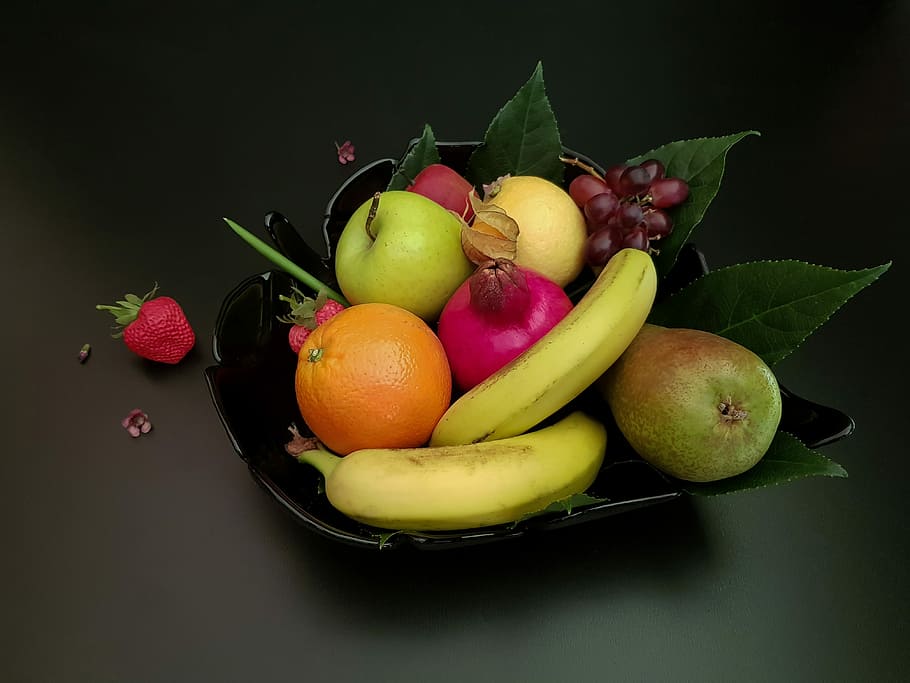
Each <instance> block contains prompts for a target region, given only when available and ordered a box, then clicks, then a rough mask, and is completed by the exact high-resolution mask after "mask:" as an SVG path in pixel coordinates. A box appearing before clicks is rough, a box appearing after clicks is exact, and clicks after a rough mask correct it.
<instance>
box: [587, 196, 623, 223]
mask: <svg viewBox="0 0 910 683" xmlns="http://www.w3.org/2000/svg"><path fill="white" fill-rule="evenodd" d="M618 206H619V200H618V199H617V198H616V195H615V194H613V192H611V191H610V190H607V191H606V192H601V193H600V194H596V195H594V196H593V197H591V198H590V199H589V200H588V202H587V203H586V204H585V218H587V219H588V225H591V226H601V225H605V224H606V222H607V221H608V220H609V219H610V216H612V215H613V214H614V213H615V212H616V207H618Z"/></svg>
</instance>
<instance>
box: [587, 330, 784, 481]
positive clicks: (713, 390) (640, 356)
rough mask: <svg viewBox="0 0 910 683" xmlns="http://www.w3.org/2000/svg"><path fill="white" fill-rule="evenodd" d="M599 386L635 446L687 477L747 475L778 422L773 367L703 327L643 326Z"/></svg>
mask: <svg viewBox="0 0 910 683" xmlns="http://www.w3.org/2000/svg"><path fill="white" fill-rule="evenodd" d="M597 386H598V388H599V390H600V391H601V393H602V395H603V396H604V398H605V399H606V401H607V404H608V405H609V408H610V411H611V412H612V413H613V417H614V419H615V420H616V424H617V426H618V427H619V430H620V431H621V432H622V434H623V436H625V437H626V440H627V441H628V442H629V444H630V445H631V446H632V448H634V449H635V451H636V452H637V453H638V454H639V455H640V456H641V457H642V458H643V459H645V460H646V461H648V462H649V463H651V464H652V465H654V466H655V467H656V468H658V469H659V470H662V471H663V472H666V473H667V474H669V475H671V476H673V477H676V478H678V479H684V480H687V481H693V482H707V481H716V480H718V479H724V478H726V477H732V476H735V475H737V474H741V473H743V472H745V471H746V470H748V469H749V468H751V467H752V466H753V465H755V463H757V462H758V461H759V460H760V459H761V458H762V456H763V455H764V454H765V452H766V451H767V450H768V446H769V445H770V444H771V440H772V439H773V438H774V435H775V433H776V432H777V427H778V425H779V424H780V416H781V396H780V388H779V386H778V384H777V379H776V378H775V376H774V374H773V373H772V372H771V369H770V368H769V367H768V366H767V365H766V364H765V363H764V361H762V359H761V358H759V357H758V356H757V355H755V354H754V353H753V352H752V351H750V350H749V349H747V348H745V347H743V346H741V345H739V344H737V343H735V342H733V341H730V340H729V339H725V338H724V337H720V336H718V335H716V334H711V333H709V332H702V331H700V330H689V329H680V328H666V327H659V326H657V325H650V324H646V325H645V326H644V327H642V329H641V331H640V332H639V334H638V335H637V336H636V338H635V339H634V340H633V341H632V343H631V344H630V345H629V347H628V348H627V349H626V350H625V352H623V354H622V356H620V358H619V359H618V360H617V361H616V363H615V364H614V365H613V366H612V367H611V368H610V369H609V370H608V371H607V372H606V373H605V374H604V375H603V377H601V379H600V380H599V381H598V383H597Z"/></svg>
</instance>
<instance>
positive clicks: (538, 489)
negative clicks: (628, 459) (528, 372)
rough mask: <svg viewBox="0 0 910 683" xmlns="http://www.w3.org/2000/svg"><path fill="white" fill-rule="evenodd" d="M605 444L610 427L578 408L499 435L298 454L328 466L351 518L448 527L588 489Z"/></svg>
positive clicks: (513, 513) (333, 499)
mask: <svg viewBox="0 0 910 683" xmlns="http://www.w3.org/2000/svg"><path fill="white" fill-rule="evenodd" d="M606 447H607V432H606V429H605V428H604V426H603V425H602V424H601V423H600V422H598V421H597V420H594V419H592V418H590V417H588V416H587V415H585V414H584V413H582V412H580V411H576V412H574V413H571V414H569V415H568V416H566V417H564V418H563V419H561V420H560V421H559V422H556V423H555V424H553V425H550V426H548V427H543V428H541V429H538V430H536V431H533V432H528V433H526V434H522V435H521V436H516V437H512V438H509V439H502V440H499V441H490V442H486V443H477V444H469V445H464V446H441V447H438V448H430V447H425V448H403V449H394V448H387V449H364V450H359V451H354V452H353V453H349V454H348V455H346V456H344V457H343V458H339V457H338V456H336V455H333V454H331V453H329V452H327V451H324V450H321V449H315V450H308V451H304V452H303V453H300V454H298V455H297V456H296V457H297V459H298V460H299V461H300V462H305V463H307V464H310V465H312V466H314V467H316V468H317V469H318V470H319V471H320V472H322V474H323V476H325V492H326V496H327V497H328V499H329V502H330V503H331V504H332V506H333V507H335V508H336V509H337V510H338V511H340V512H342V513H343V514H345V515H347V516H348V517H351V518H352V519H355V520H357V521H359V522H363V523H364V524H369V525H372V526H375V527H380V528H383V529H395V530H412V531H417V530H421V531H443V530H454V529H470V528H475V527H483V526H490V525H494V524H505V523H507V522H512V521H516V520H518V519H521V518H522V517H524V516H525V515H527V514H530V513H533V512H538V511H540V510H542V509H544V508H546V507H547V506H548V505H550V504H551V503H554V502H556V501H558V500H562V499H563V498H567V497H569V496H571V495H573V494H576V493H581V492H582V491H584V490H585V489H587V488H588V487H589V486H590V485H591V483H592V482H593V481H594V479H595V477H596V476H597V472H598V471H599V470H600V467H601V465H602V464H603V459H604V453H605V451H606Z"/></svg>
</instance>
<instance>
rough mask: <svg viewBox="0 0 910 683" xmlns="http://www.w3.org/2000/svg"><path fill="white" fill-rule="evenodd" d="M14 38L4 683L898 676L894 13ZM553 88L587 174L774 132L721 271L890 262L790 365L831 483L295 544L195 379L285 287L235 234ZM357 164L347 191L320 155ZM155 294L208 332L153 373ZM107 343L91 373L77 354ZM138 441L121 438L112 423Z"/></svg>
mask: <svg viewBox="0 0 910 683" xmlns="http://www.w3.org/2000/svg"><path fill="white" fill-rule="evenodd" d="M4 15H5V16H4V18H3V23H2V25H0V75H2V79H0V234H2V238H3V239H2V246H0V278H2V280H0V282H2V285H3V292H4V294H5V296H4V308H5V312H4V316H3V317H4V319H5V323H4V326H3V327H4V331H3V332H2V333H0V358H2V359H3V371H2V376H3V392H2V396H3V399H2V401H3V403H2V412H0V429H2V431H0V433H2V435H3V436H4V441H3V445H4V447H3V449H2V453H3V459H2V462H3V468H2V475H0V513H2V514H0V542H2V547H3V561H2V562H0V587H2V588H0V590H2V593H0V604H2V605H3V609H2V610H0V614H2V616H0V638H2V642H3V645H4V647H3V650H4V653H5V654H4V656H3V657H2V658H0V678H2V679H4V680H10V681H40V682H44V681H53V682H58V681H91V682H97V681H131V682H145V681H168V682H176V681H284V680H306V681H323V680H324V681H359V680H364V681H407V680H414V681H426V680H434V681H511V680H522V681H555V680H558V681H572V680H598V681H599V680H698V681H730V680H736V681H766V680H776V681H815V680H817V681H821V680H825V681H834V680H844V681H857V680H883V681H884V680H900V679H907V678H908V677H910V672H908V667H907V663H906V662H907V659H906V632H907V625H908V624H907V602H908V597H910V585H908V580H907V568H906V567H907V562H908V560H910V547H908V546H910V544H908V535H907V499H908V493H910V492H908V485H907V481H908V476H910V466H908V460H907V457H906V452H907V448H906V430H907V419H906V415H905V413H906V408H905V405H906V393H907V392H906V383H907V374H906V351H905V350H904V347H905V344H904V343H903V333H901V332H900V331H899V327H898V326H899V325H900V323H901V320H902V318H903V317H904V315H905V313H904V311H905V309H906V295H907V291H908V289H907V266H906V263H905V254H906V248H907V245H908V240H907V218H906V216H907V209H906V195H907V192H906V183H907V180H906V176H905V166H906V164H905V159H906V157H907V154H908V152H910V148H908V120H910V117H908V114H910V107H908V92H910V88H908V86H910V79H908V48H907V46H906V38H907V35H908V28H910V25H908V8H907V4H906V3H898V2H848V1H846V0H841V1H836V2H831V3H828V4H827V5H826V6H817V5H815V4H812V3H799V2H797V3H792V2H770V3H769V2H758V1H756V2H748V3H745V4H740V3H712V2H701V1H698V0H694V1H692V2H686V3H675V2H668V1H665V0H658V1H656V2H651V3H609V2H592V3H585V2H576V3H544V2H539V1H537V0H532V1H530V2H526V3H499V4H495V3H487V4H482V3H457V4H455V3H445V4H435V5H434V4H432V3H426V2H424V3H394V2H393V3H386V4H385V5H384V6H380V5H374V6H373V8H372V9H368V8H367V6H366V3H363V4H361V3H349V2H343V1H340V2H315V1H311V2H308V3H303V2H294V3H291V2H288V3H278V2H269V1H265V2H258V3H222V4H214V3H213V4H211V5H210V6H208V7H203V6H202V5H200V4H196V5H194V6H193V7H183V8H180V9H174V10H168V9H166V8H165V7H164V6H163V5H161V4H155V5H150V6H149V7H146V8H142V7H139V6H137V5H135V4H132V3H113V2H111V3H101V2H97V3H60V6H54V5H53V4H52V3H42V2H32V3H21V4H20V5H18V6H16V7H14V8H13V9H10V8H9V7H7V8H6V9H5V10H4ZM538 60H541V61H542V62H543V64H544V75H545V78H546V82H547V85H548V91H549V95H550V99H551V102H552V104H553V107H554V109H555V111H556V115H557V117H558V120H559V123H560V128H561V130H562V134H563V141H564V143H565V144H566V145H568V146H570V147H572V148H575V149H578V150H580V151H583V152H585V153H586V154H588V155H590V156H591V157H593V158H595V159H597V160H598V161H600V162H601V163H603V164H609V163H612V162H614V161H618V160H621V159H625V158H628V157H630V156H634V155H636V154H639V153H642V152H644V151H646V150H648V149H650V148H651V147H655V146H657V145H660V144H662V143H664V142H668V141H670V140H675V139H679V138H688V137H696V136H704V135H722V134H726V133H731V132H735V131H739V130H745V129H751V128H754V129H758V130H760V131H761V132H762V134H763V135H762V137H760V138H756V137H751V138H747V139H746V140H744V141H743V142H741V143H740V144H739V145H737V146H736V147H735V148H734V149H733V150H732V152H731V154H730V156H729V158H728V165H727V175H726V177H725V181H724V184H723V185H722V187H721V191H720V194H719V196H718V198H717V199H716V201H715V202H714V204H713V205H712V207H711V208H710V209H709V212H708V214H707V216H706V219H705V221H704V223H703V224H702V225H701V226H700V228H699V229H698V231H697V233H696V236H697V240H696V241H697V243H698V244H699V246H700V247H702V249H704V251H705V252H706V253H707V255H708V259H709V263H710V264H711V265H712V266H715V267H716V266H720V265H725V264H730V263H735V262H740V261H744V260H754V259H764V258H799V259H804V260H808V261H812V262H815V263H821V264H824V265H830V266H836V267H840V268H861V267H867V266H871V265H876V264H879V263H882V262H884V261H887V260H889V259H894V261H895V265H894V266H893V267H892V269H891V271H890V272H888V273H887V274H886V275H885V276H884V277H883V278H882V280H881V281H880V282H878V283H876V284H874V285H873V286H872V287H870V288H869V289H868V290H865V291H863V292H861V293H860V294H859V295H858V297H857V298H856V299H854V300H853V301H851V302H849V303H848V304H847V306H846V307H845V308H844V309H842V310H841V311H840V312H839V313H838V314H837V315H836V316H835V317H834V318H833V319H832V320H831V321H830V322H829V323H828V324H827V325H826V326H825V327H823V328H822V329H821V330H820V331H819V332H818V333H816V334H815V335H814V336H812V337H811V338H810V339H809V340H808V341H807V343H806V344H805V345H804V346H803V347H802V348H801V349H799V350H798V351H797V352H796V353H795V354H794V355H792V356H791V357H789V358H788V359H787V360H785V361H784V362H783V363H782V364H781V365H780V366H779V367H778V374H779V376H780V378H781V380H782V382H784V383H785V384H786V385H788V386H789V387H791V388H792V389H793V390H795V391H797V392H798V393H801V394H803V395H805V396H807V397H809V398H812V399H814V400H816V401H819V402H822V403H826V404H829V405H834V406H836V407H839V408H841V409H843V410H845V411H847V412H848V413H850V414H851V415H853V416H854V418H855V419H856V422H857V425H858V427H857V430H856V433H855V434H854V435H853V436H852V437H851V438H850V439H848V440H846V441H842V442H839V443H837V444H834V445H832V446H829V447H827V448H825V449H824V453H825V454H826V455H829V456H830V457H832V458H833V459H835V460H837V461H838V462H840V463H842V464H843V465H844V466H845V467H846V468H847V470H848V471H849V472H850V478H849V479H846V480H827V479H812V480H806V481H802V482H798V483H795V484H791V485H788V486H783V487H778V488H774V489H766V490H759V491H755V492H751V493H746V494H740V495H736V496H731V497H727V498H719V499H704V500H702V499H700V500H694V501H692V500H684V501H682V502H679V503H673V504H668V505H664V506H660V507H655V508H652V509H649V510H645V511H641V512H635V513H630V514H627V515H623V516H620V517H616V518H613V519H611V520H607V521H605V522H603V523H598V524H596V525H591V526H585V527H580V528H577V529H575V530H570V531H563V532H559V533H554V534H550V535H547V536H544V537H538V538H531V539H527V541H521V542H516V543H509V544H506V545H500V546H494V547H488V548H478V549H473V550H467V551H463V552H461V551H459V552H451V553H449V552H444V553H438V554H429V553H419V552H402V553H381V554H375V553H365V552H362V551H358V550H354V549H349V548H347V547H340V546H337V545H334V544H332V543H331V542H329V541H327V540H324V539H322V538H321V537H317V536H316V535H314V534H312V533H310V532H308V531H306V530H304V529H303V528H301V527H299V526H298V525H297V524H296V523H295V522H294V521H292V520H291V519H290V518H289V517H288V516H287V515H286V514H285V513H284V512H283V511H282V510H281V509H279V507H278V506H277V505H275V504H274V503H273V502H272V501H271V500H270V499H269V498H268V497H267V496H266V495H264V494H263V493H262V491H260V490H259V489H258V488H257V487H256V485H255V484H254V483H253V481H252V479H251V478H250V477H249V475H248V474H247V471H246V469H245V466H244V465H243V463H242V462H241V461H240V459H239V458H237V457H236V456H235V455H234V453H233V452H232V449H231V446H230V444H229V442H228V440H227V438H226V435H225V433H224V430H223V429H222V427H221V424H220V422H219V420H218V418H217V416H216V414H215V412H214V410H213V408H212V406H211V404H210V401H209V398H208V395H207V393H206V390H205V386H204V383H203V378H202V370H203V368H204V367H205V366H206V365H208V364H209V363H210V362H211V352H210V348H211V345H210V340H211V330H212V327H213V324H214V320H215V316H216V314H217V312H218V307H219V304H220V302H221V299H222V297H223V296H224V295H225V294H226V293H227V292H228V291H229V290H230V289H231V288H232V287H233V286H234V285H235V284H236V283H237V282H239V281H240V280H242V279H243V278H244V277H246V276H247V275H250V274H252V273H256V272H260V271H262V270H264V269H266V268H267V267H268V264H267V263H266V262H265V261H264V260H263V259H262V258H261V257H260V256H258V255H257V254H256V253H255V252H253V251H252V250H251V249H250V248H249V247H247V246H246V245H245V244H243V243H242V242H241V241H240V240H239V239H238V238H237V237H235V236H234V235H233V234H232V233H230V231H229V230H227V228H226V227H225V226H224V224H223V223H222V222H221V220H220V217H221V216H230V217H232V218H234V219H235V220H237V221H239V222H240V223H243V224H245V225H248V226H250V227H253V228H256V229H258V228H259V226H261V221H262V216H263V214H264V213H265V212H266V211H268V210H270V209H278V210H280V211H282V212H284V213H285V214H287V215H288V216H289V217H290V218H291V220H292V221H293V222H294V223H296V224H297V225H298V226H301V227H302V228H305V229H306V230H307V236H308V238H309V239H310V240H311V241H312V242H313V244H314V245H318V242H319V240H318V229H319V227H320V225H321V219H322V213H323V209H324V207H325V204H326V202H327V200H328V199H329V197H330V196H331V194H332V193H333V192H334V190H335V188H336V187H337V186H338V185H339V184H340V183H341V182H342V181H343V180H344V179H345V178H347V177H348V175H349V174H350V173H351V172H352V170H353V169H356V168H359V167H360V166H361V165H362V164H363V163H365V162H367V161H369V160H371V159H374V158H377V157H384V156H397V155H398V154H399V153H400V152H401V151H402V150H403V148H404V145H405V144H406V142H407V140H408V139H410V138H411V137H412V136H414V135H417V134H418V133H419V132H420V130H421V128H422V126H423V124H424V123H426V122H429V123H431V124H432V126H433V128H434V130H435V132H436V134H437V136H438V137H439V139H442V140H464V139H476V138H478V137H480V136H481V135H482V134H483V131H484V129H485V127H486V125H487V123H488V122H489V120H490V119H491V117H492V116H493V115H494V114H495V112H496V111H497V109H498V108H499V106H500V105H501V104H502V103H504V102H505V101H506V99H508V98H509V97H510V96H511V95H512V94H513V93H514V92H515V90H516V89H517V88H518V87H519V86H520V85H521V84H522V83H523V82H524V81H525V80H526V79H527V77H528V76H529V75H530V73H531V71H532V70H533V68H534V65H535V64H536V62H537V61H538ZM346 139H350V140H352V141H353V142H354V144H355V145H356V153H357V161H356V162H355V163H354V164H352V165H349V166H340V165H339V164H338V163H337V161H336V159H335V153H334V146H333V141H335V140H337V141H338V142H342V141H344V140H346ZM154 281H158V282H159V283H160V285H161V288H162V293H165V294H169V295H171V296H174V297H176V298H177V299H178V300H180V301H181V303H182V304H183V306H184V308H185V310H186V312H187V314H188V315H189V317H190V319H191V322H192V323H193V325H194V327H195V328H196V330H197V333H198V336H199V342H198V344H197V347H196V350H195V351H194V352H193V354H192V355H191V356H190V357H188V358H187V359H186V361H185V362H184V363H182V364H181V365H179V366H177V367H175V368H161V367H152V366H151V365H150V364H147V363H144V362H142V361H140V360H139V359H137V358H135V357H133V356H132V355H131V354H130V353H129V352H128V351H127V349H126V348H125V347H123V346H122V345H121V344H119V343H115V342H113V341H111V340H110V339H109V338H108V328H109V321H108V319H106V318H105V317H104V316H103V315H102V314H101V313H99V312H96V311H95V310H94V308H93V307H94V305H95V304H96V303H109V302H111V301H113V300H114V299H115V298H119V297H120V295H122V294H123V293H125V292H127V291H135V292H137V293H142V292H145V291H147V290H148V289H149V288H150V287H151V285H152V283H153V282H154ZM85 342H90V343H91V344H92V345H93V354H92V357H91V359H90V360H89V362H88V363H86V364H85V365H80V364H79V363H78V362H77V361H76V354H77V352H78V350H79V347H80V346H81V345H82V344H83V343H85ZM134 407H140V408H142V409H144V410H146V411H147V412H148V413H149V415H150V417H151V419H152V421H153V423H154V425H155V429H154V431H153V432H152V434H151V435H150V436H148V437H143V438H141V439H137V440H131V439H130V438H129V437H128V436H127V435H126V433H125V432H124V431H123V430H122V429H121V427H120V426H119V420H120V419H121V418H122V417H123V416H124V415H126V413H127V412H129V410H130V409H132V408H134Z"/></svg>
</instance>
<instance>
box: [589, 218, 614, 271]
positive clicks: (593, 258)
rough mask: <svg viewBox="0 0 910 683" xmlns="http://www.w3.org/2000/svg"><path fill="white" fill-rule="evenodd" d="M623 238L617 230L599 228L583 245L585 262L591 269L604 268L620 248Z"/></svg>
mask: <svg viewBox="0 0 910 683" xmlns="http://www.w3.org/2000/svg"><path fill="white" fill-rule="evenodd" d="M622 243H623V236H622V231H621V230H619V228H615V227H614V228H601V229H600V230H598V231H597V232H595V233H592V234H591V235H589V236H588V241H587V242H586V243H585V261H587V263H588V265H589V266H591V267H592V268H597V267H599V266H605V265H606V264H607V261H609V260H610V258H611V257H612V256H613V254H615V253H616V252H617V251H619V250H620V249H621V248H622Z"/></svg>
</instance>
